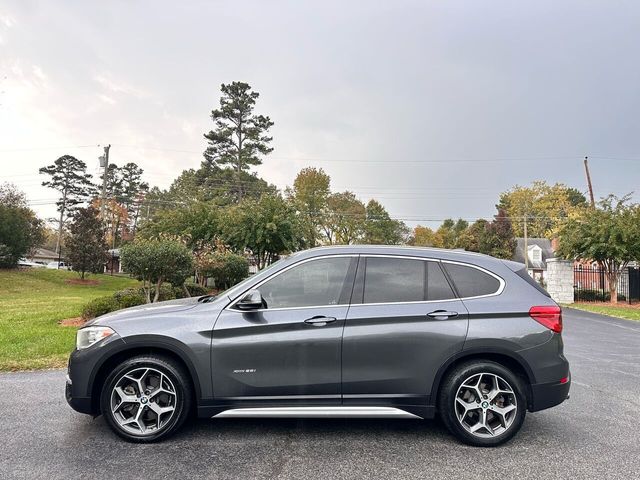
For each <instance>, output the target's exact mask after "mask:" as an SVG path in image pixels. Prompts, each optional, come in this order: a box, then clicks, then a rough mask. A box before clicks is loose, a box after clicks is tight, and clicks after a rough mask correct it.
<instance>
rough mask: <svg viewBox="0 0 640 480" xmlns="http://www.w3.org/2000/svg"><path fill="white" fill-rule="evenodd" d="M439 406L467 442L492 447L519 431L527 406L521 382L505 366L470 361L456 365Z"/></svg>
mask: <svg viewBox="0 0 640 480" xmlns="http://www.w3.org/2000/svg"><path fill="white" fill-rule="evenodd" d="M438 409H439V411H440V415H441V417H442V420H443V421H444V423H445V425H446V426H447V428H448V429H449V431H450V432H451V433H453V434H454V435H455V436H456V437H457V438H458V439H459V440H461V441H463V442H464V443H467V444H470V445H475V446H485V447H492V446H497V445H501V444H503V443H505V442H506V441H508V440H510V439H511V438H512V437H513V436H514V435H515V434H516V433H517V432H518V430H520V427H521V426H522V423H523V422H524V417H525V414H526V409H527V400H526V396H525V394H524V388H523V386H522V381H521V380H520V378H519V377H518V376H517V375H515V374H514V373H513V372H511V371H510V370H508V369H507V368H505V367H503V366H502V365H500V364H498V363H495V362H489V361H480V362H470V363H464V364H462V365H460V366H458V367H456V368H455V369H454V370H453V371H452V372H451V373H449V375H447V377H446V378H445V380H444V383H443V385H442V388H441V389H440V395H439V401H438Z"/></svg>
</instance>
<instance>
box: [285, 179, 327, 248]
mask: <svg viewBox="0 0 640 480" xmlns="http://www.w3.org/2000/svg"><path fill="white" fill-rule="evenodd" d="M330 183H331V179H330V177H329V175H327V174H326V173H325V172H324V170H323V169H321V168H320V169H317V168H313V167H307V168H303V169H302V170H300V172H299V173H298V175H297V176H296V179H295V180H294V182H293V189H292V190H291V191H290V192H289V198H290V199H291V201H292V202H293V204H294V206H295V208H296V209H297V211H298V213H299V215H300V221H301V224H302V228H303V230H304V237H305V238H304V243H305V245H306V246H307V247H315V246H316V245H317V243H318V237H319V232H318V225H319V224H320V223H322V219H323V218H324V216H325V215H326V210H327V203H328V199H329V195H330V194H331V190H330Z"/></svg>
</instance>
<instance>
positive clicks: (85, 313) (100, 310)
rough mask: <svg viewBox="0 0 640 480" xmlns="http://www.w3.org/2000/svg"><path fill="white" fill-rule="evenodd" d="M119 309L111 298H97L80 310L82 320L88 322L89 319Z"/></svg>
mask: <svg viewBox="0 0 640 480" xmlns="http://www.w3.org/2000/svg"><path fill="white" fill-rule="evenodd" d="M119 308H120V305H118V302H117V301H116V299H115V298H113V296H111V295H110V296H107V297H98V298H94V299H93V300H91V301H90V302H89V303H87V304H86V305H85V306H84V307H83V308H82V318H83V319H85V320H89V319H91V318H95V317H99V316H100V315H105V314H107V313H110V312H115V311H116V310H118V309H119Z"/></svg>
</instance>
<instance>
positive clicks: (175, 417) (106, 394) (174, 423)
mask: <svg viewBox="0 0 640 480" xmlns="http://www.w3.org/2000/svg"><path fill="white" fill-rule="evenodd" d="M143 368H152V369H154V370H156V371H159V372H161V373H162V374H163V375H166V377H167V378H168V379H169V380H170V382H171V384H172V386H173V387H174V389H175V398H174V397H171V399H172V400H171V402H172V406H173V407H174V411H173V414H172V416H171V417H170V419H169V420H167V422H166V423H165V424H163V425H161V427H160V429H159V430H157V431H155V432H152V433H147V434H135V433H132V432H130V431H127V430H125V429H124V427H122V426H121V425H120V423H119V422H118V421H117V420H116V418H115V414H114V413H113V412H112V408H111V394H112V391H113V389H114V387H116V384H117V383H118V381H119V380H120V379H121V378H122V377H123V375H125V374H126V373H127V372H131V371H134V370H136V369H143ZM125 381H126V380H125ZM149 401H150V402H151V400H149ZM192 404H193V393H192V383H191V378H190V377H189V374H188V373H187V372H186V371H185V369H184V367H183V366H182V365H181V364H179V363H178V362H176V361H175V360H173V359H171V358H169V357H165V356H162V355H152V354H150V355H139V356H135V357H131V358H128V359H126V360H124V361H123V362H121V363H120V364H118V365H117V366H116V367H115V368H114V369H113V371H112V372H111V373H110V374H109V376H108V377H107V378H106V380H105V382H104V384H103V386H102V391H101V394H100V410H101V412H102V414H103V416H104V418H105V420H106V422H107V424H108V425H109V427H110V428H111V430H113V431H114V432H115V433H116V434H117V435H119V436H120V437H122V438H124V439H125V440H128V441H130V442H135V443H152V442H156V441H159V440H163V439H165V438H167V437H169V436H170V435H173V434H174V433H175V432H176V431H177V430H178V429H180V427H181V426H182V425H183V424H184V422H185V420H186V419H187V418H188V417H189V415H190V411H191V410H192V408H191V407H192ZM137 408H140V407H137ZM166 415H168V414H166ZM161 416H162V415H158V417H161Z"/></svg>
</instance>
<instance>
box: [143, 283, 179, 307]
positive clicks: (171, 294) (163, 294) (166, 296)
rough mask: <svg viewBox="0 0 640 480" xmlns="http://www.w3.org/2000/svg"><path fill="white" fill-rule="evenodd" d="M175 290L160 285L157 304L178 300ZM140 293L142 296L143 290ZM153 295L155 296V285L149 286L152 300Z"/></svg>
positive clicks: (165, 285)
mask: <svg viewBox="0 0 640 480" xmlns="http://www.w3.org/2000/svg"><path fill="white" fill-rule="evenodd" d="M180 288H182V287H180ZM175 290H176V289H175V288H174V287H173V286H172V285H170V284H168V283H163V284H162V285H160V294H159V295H158V302H164V301H165V300H175V299H176V298H180V297H177V296H176V291H175ZM141 291H142V292H143V294H144V290H143V289H141ZM155 294H156V285H151V293H150V295H151V298H154V297H155ZM182 296H184V293H182ZM145 302H146V300H145Z"/></svg>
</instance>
